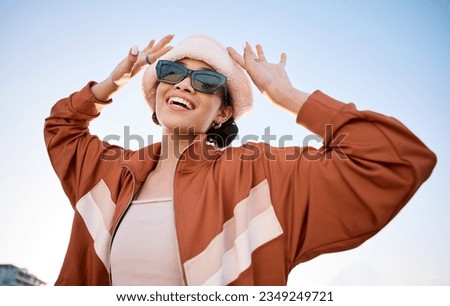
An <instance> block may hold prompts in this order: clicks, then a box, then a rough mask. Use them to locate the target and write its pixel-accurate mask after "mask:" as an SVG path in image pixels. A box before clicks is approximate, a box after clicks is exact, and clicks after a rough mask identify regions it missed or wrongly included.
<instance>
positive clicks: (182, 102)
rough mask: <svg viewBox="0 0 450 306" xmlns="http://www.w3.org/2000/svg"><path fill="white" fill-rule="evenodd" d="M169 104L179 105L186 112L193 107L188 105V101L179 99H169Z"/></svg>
mask: <svg viewBox="0 0 450 306" xmlns="http://www.w3.org/2000/svg"><path fill="white" fill-rule="evenodd" d="M169 104H175V105H181V106H183V107H185V108H186V109H188V110H193V109H194V106H193V105H192V104H191V103H189V102H188V101H186V100H184V99H182V98H180V97H171V98H170V99H169Z"/></svg>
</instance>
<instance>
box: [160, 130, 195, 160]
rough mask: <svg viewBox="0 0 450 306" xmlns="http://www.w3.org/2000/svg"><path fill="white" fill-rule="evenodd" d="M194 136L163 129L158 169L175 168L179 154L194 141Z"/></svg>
mask: <svg viewBox="0 0 450 306" xmlns="http://www.w3.org/2000/svg"><path fill="white" fill-rule="evenodd" d="M195 136H196V135H195V134H191V133H180V131H177V130H175V131H174V130H168V129H163V137H162V140H161V155H160V156H161V159H160V160H159V162H158V167H164V168H171V169H172V168H175V165H176V163H177V162H178V159H179V158H180V156H181V154H182V153H183V151H184V150H185V149H186V148H187V147H188V146H189V145H190V144H191V143H192V142H193V141H194V139H195Z"/></svg>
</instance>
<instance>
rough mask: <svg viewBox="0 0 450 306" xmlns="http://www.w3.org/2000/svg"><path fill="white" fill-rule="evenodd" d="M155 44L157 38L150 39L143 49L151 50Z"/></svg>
mask: <svg viewBox="0 0 450 306" xmlns="http://www.w3.org/2000/svg"><path fill="white" fill-rule="evenodd" d="M154 45H155V40H154V39H152V40H150V42H149V43H148V45H147V47H145V48H144V50H143V51H147V50H150V49H151V48H153V46H154Z"/></svg>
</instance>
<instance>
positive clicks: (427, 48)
mask: <svg viewBox="0 0 450 306" xmlns="http://www.w3.org/2000/svg"><path fill="white" fill-rule="evenodd" d="M168 33H173V34H176V37H175V39H174V42H175V43H177V42H179V41H180V40H181V39H183V38H184V37H186V36H189V35H192V34H207V35H210V36H213V37H215V38H216V39H218V40H219V41H221V42H222V43H223V44H224V45H227V46H228V45H229V46H233V47H234V48H235V49H238V50H239V49H241V46H242V43H243V42H244V41H248V42H250V43H251V44H252V45H254V44H255V43H261V44H262V45H263V47H264V49H265V51H266V56H267V58H268V59H269V60H272V61H278V59H279V54H280V53H281V52H286V53H287V58H288V59H287V68H286V69H287V71H288V73H289V75H290V78H291V81H292V83H293V84H295V86H296V87H298V88H299V89H302V90H304V91H309V92H312V91H313V90H315V89H320V90H322V91H324V92H325V93H327V94H329V95H331V96H333V97H335V98H337V99H340V100H342V101H347V102H355V103H356V105H357V106H358V108H359V109H370V110H373V111H377V112H381V113H384V114H387V115H391V116H394V117H396V118H397V119H399V120H400V121H402V122H403V123H404V124H405V125H407V126H408V127H409V128H410V129H411V130H412V131H414V132H415V133H416V135H418V136H419V138H421V139H422V140H423V141H424V142H425V143H426V144H427V145H428V146H429V147H430V148H431V149H432V150H433V151H434V152H435V153H436V154H437V156H438V165H437V167H436V169H435V171H434V173H433V174H432V176H431V178H430V179H429V180H428V181H427V182H426V183H425V184H424V185H423V186H422V188H421V189H420V190H419V191H418V193H417V194H416V195H415V196H414V198H413V199H412V200H411V201H410V203H409V204H408V205H407V206H406V207H405V208H404V209H403V210H402V211H401V212H400V214H399V215H398V216H397V217H396V218H395V219H394V220H393V221H392V222H391V223H390V224H389V225H388V226H387V227H386V228H384V229H383V230H382V231H381V232H380V233H379V234H378V235H377V236H375V237H374V238H372V239H371V240H369V241H368V242H366V243H365V244H363V245H362V246H361V247H359V248H357V249H355V250H351V251H347V252H343V253H338V254H330V255H324V256H321V257H319V258H316V259H314V260H312V261H310V262H308V263H305V264H302V265H300V266H298V267H297V268H295V269H294V271H293V272H292V273H291V276H290V279H289V285H295V286H297V285H359V284H361V285H450V226H449V223H448V220H449V217H450V206H449V200H448V199H449V198H450V190H449V189H450V188H449V184H448V182H449V181H450V174H449V173H450V161H449V155H450V149H449V145H448V143H447V139H448V133H449V132H450V129H449V124H448V119H447V118H448V117H449V115H450V106H449V103H450V88H449V87H450V86H449V84H450V73H449V71H450V56H449V54H450V1H448V0H429V1H419V0H409V1H408V0H400V1H387V0H384V1H356V0H355V1H331V0H327V1H325V0H318V1H312V0H309V1H305V0H301V1H262V0H257V1H256V0H255V1H226V2H225V1H220V2H219V1H139V0H131V1H86V0H76V1H73V0H71V1H24V0H22V1H20V0H19V1H12V0H9V1H8V0H6V1H5V0H4V1H1V2H0V58H1V63H2V69H1V71H2V72H1V73H0V104H1V113H0V119H1V120H0V124H1V141H2V144H3V150H1V151H0V158H1V160H2V161H3V162H2V164H1V166H0V167H1V168H0V169H1V173H2V176H1V184H0V194H1V199H2V201H1V202H0V263H13V264H15V265H18V266H20V267H24V268H27V269H28V270H29V271H30V272H31V273H34V274H36V275H37V276H38V277H40V278H41V279H43V280H44V281H46V282H48V283H50V284H51V283H53V282H54V281H55V279H56V277H57V274H58V271H59V268H60V266H61V264H62V261H63V258H64V254H65V249H66V246H67V242H68V239H69V234H70V228H71V222H72V210H71V207H70V205H69V202H68V200H67V199H66V197H65V195H64V193H63V191H62V188H61V187H60V184H59V181H58V180H57V177H56V175H55V174H54V172H53V169H52V168H51V165H50V162H49V160H48V157H47V153H46V150H45V146H44V141H43V137H42V127H43V122H44V118H45V117H47V116H48V114H49V110H50V108H51V106H52V105H53V104H54V103H55V102H56V101H57V100H58V99H59V98H62V97H64V96H67V95H69V94H70V93H71V92H73V91H76V90H78V89H80V88H81V87H83V86H84V85H85V84H86V83H87V82H88V81H89V80H97V81H100V80H102V79H104V78H105V77H106V76H107V75H108V74H109V72H110V71H111V70H112V69H113V68H114V66H115V65H116V64H117V63H118V62H119V61H120V60H121V59H122V57H124V56H125V55H126V54H127V52H128V50H129V48H130V47H131V46H133V45H135V44H136V45H139V46H141V47H143V46H145V45H146V44H147V43H148V41H149V40H150V39H152V38H156V39H159V38H161V37H162V36H164V35H165V34H168ZM114 101H115V102H114V104H113V105H111V106H110V107H109V108H107V109H106V110H104V111H103V113H102V116H101V117H100V118H99V119H98V120H97V121H96V122H94V123H93V124H92V131H93V132H95V133H97V134H98V135H100V137H105V136H107V135H112V134H114V135H119V136H121V140H123V139H124V137H123V135H124V130H125V128H124V127H125V126H128V127H129V132H130V133H132V134H136V135H142V137H146V135H155V137H154V139H158V136H157V135H159V133H160V130H159V128H157V127H156V126H154V125H153V123H152V122H151V118H150V115H151V114H150V111H149V110H148V108H147V106H146V105H145V103H144V99H143V97H142V94H141V90H140V77H137V78H136V79H135V80H133V81H132V82H131V83H130V84H129V85H128V86H127V87H126V88H125V89H124V90H123V91H122V92H120V93H119V94H118V95H117V96H116V97H115V100H114ZM238 125H239V127H240V130H241V135H247V134H254V135H263V134H264V129H265V128H267V127H268V126H270V128H271V132H272V133H275V134H277V135H279V136H281V135H293V140H292V141H291V142H288V143H287V144H289V145H302V143H303V140H304V139H305V137H307V136H308V135H309V132H308V131H307V130H306V129H304V128H303V127H299V126H297V125H296V124H295V120H294V118H293V117H291V116H290V115H288V114H286V113H283V112H282V111H279V110H278V109H276V108H274V107H273V106H272V105H271V104H270V103H268V102H266V101H265V100H264V98H263V97H262V95H261V94H260V93H259V92H257V91H256V90H255V107H254V111H253V112H252V113H251V114H249V115H248V116H246V117H244V118H243V119H242V120H241V121H239V122H238ZM120 143H121V142H120V141H119V144H120ZM121 144H124V143H123V142H122V143H121ZM146 144H147V143H146ZM272 144H273V145H277V143H276V141H274V142H272ZM310 144H312V145H318V144H314V143H310ZM130 146H131V147H136V146H137V143H133V142H131V143H130ZM374 196H376V195H374Z"/></svg>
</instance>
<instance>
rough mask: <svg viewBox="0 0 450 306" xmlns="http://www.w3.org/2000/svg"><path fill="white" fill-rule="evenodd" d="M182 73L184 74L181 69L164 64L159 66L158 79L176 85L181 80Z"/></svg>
mask: <svg viewBox="0 0 450 306" xmlns="http://www.w3.org/2000/svg"><path fill="white" fill-rule="evenodd" d="M184 73H185V72H184V70H183V69H182V68H181V67H177V66H175V65H170V64H164V65H161V69H160V70H159V79H161V80H163V81H165V82H168V83H172V84H176V83H178V82H180V81H181V80H182V79H183V77H184Z"/></svg>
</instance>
